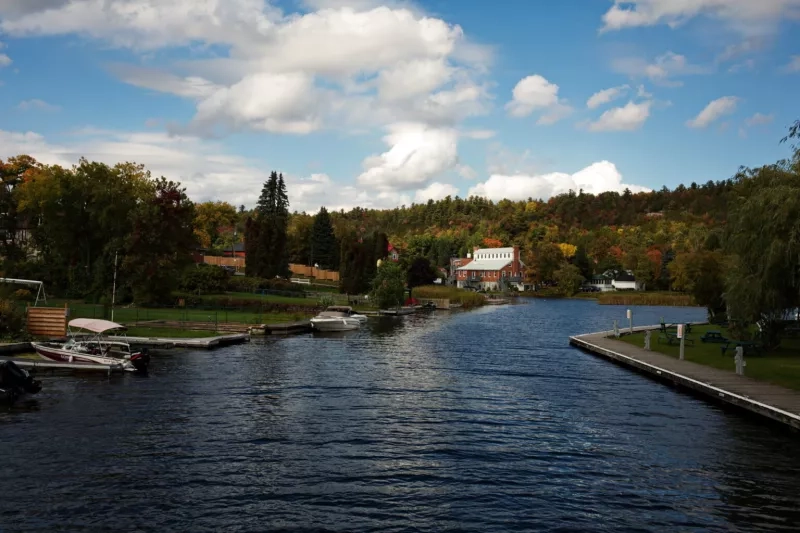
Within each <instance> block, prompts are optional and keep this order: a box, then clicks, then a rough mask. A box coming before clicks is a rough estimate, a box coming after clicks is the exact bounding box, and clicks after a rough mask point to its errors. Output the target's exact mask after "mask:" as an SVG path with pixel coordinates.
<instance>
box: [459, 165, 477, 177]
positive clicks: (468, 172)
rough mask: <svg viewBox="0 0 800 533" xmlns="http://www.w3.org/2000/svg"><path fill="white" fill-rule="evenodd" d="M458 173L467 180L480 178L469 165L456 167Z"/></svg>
mask: <svg viewBox="0 0 800 533" xmlns="http://www.w3.org/2000/svg"><path fill="white" fill-rule="evenodd" d="M456 172H458V175H459V176H461V177H462V178H464V179H466V180H474V179H475V178H477V177H478V173H477V172H475V169H474V168H472V167H471V166H469V165H456Z"/></svg>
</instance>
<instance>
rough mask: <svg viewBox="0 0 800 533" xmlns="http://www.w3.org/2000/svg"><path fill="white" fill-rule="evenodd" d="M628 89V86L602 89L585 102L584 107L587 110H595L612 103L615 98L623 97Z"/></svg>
mask: <svg viewBox="0 0 800 533" xmlns="http://www.w3.org/2000/svg"><path fill="white" fill-rule="evenodd" d="M629 89H630V86H629V85H620V86H619V87H611V88H610V89H603V90H602V91H597V92H596V93H594V94H593V95H592V96H590V97H589V99H588V100H587V101H586V107H588V108H589V109H597V108H598V107H600V106H601V105H605V104H607V103H609V102H613V101H614V100H616V99H617V98H620V97H621V96H623V95H624V94H625V93H626V92H628V90H629Z"/></svg>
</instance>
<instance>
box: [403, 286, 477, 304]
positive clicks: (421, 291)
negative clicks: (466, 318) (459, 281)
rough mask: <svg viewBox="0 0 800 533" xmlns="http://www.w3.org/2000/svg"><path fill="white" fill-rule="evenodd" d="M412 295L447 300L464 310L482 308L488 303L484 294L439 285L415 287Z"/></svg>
mask: <svg viewBox="0 0 800 533" xmlns="http://www.w3.org/2000/svg"><path fill="white" fill-rule="evenodd" d="M412 295H413V296H414V298H431V299H447V300H450V303H451V304H461V306H462V307H463V308H464V309H470V308H473V307H480V306H481V305H484V304H485V303H486V297H485V296H484V295H483V294H479V293H477V292H472V291H465V290H464V289H459V288H457V287H442V286H439V285H424V286H422V287H415V288H414V290H413V292H412Z"/></svg>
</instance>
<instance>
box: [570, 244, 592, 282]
mask: <svg viewBox="0 0 800 533" xmlns="http://www.w3.org/2000/svg"><path fill="white" fill-rule="evenodd" d="M572 263H573V264H574V265H575V266H576V267H578V269H579V270H580V271H581V276H583V277H584V278H586V279H592V264H591V263H590V262H589V256H588V255H587V254H586V246H584V245H583V244H579V245H578V249H577V250H576V251H575V257H574V258H573V259H572Z"/></svg>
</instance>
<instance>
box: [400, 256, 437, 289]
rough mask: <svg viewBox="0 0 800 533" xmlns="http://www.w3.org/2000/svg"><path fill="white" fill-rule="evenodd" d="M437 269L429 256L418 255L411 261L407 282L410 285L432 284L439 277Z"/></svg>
mask: <svg viewBox="0 0 800 533" xmlns="http://www.w3.org/2000/svg"><path fill="white" fill-rule="evenodd" d="M437 277H438V276H437V275H436V270H434V268H433V266H432V265H431V262H430V261H429V260H428V258H427V257H417V258H416V259H414V260H413V261H412V262H411V266H409V267H408V272H407V273H406V282H407V283H408V287H409V288H410V289H413V288H414V287H420V286H422V285H430V284H431V283H433V281H434V280H435V279H436V278H437Z"/></svg>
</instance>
